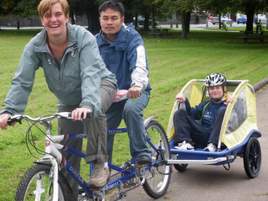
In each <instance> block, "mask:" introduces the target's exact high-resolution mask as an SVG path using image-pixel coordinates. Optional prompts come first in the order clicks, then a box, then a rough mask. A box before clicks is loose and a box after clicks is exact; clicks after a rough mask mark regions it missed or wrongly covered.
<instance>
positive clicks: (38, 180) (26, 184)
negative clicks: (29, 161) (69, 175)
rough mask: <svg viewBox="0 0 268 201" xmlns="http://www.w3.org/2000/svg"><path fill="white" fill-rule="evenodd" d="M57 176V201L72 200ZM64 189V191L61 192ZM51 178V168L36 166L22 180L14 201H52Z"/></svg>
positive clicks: (44, 165)
mask: <svg viewBox="0 0 268 201" xmlns="http://www.w3.org/2000/svg"><path fill="white" fill-rule="evenodd" d="M63 180H64V178H63V176H61V175H59V180H58V182H59V193H58V194H59V199H58V200H59V201H67V200H74V199H73V197H72V193H71V190H70V188H69V187H68V186H67V183H66V182H64V181H63ZM63 189H64V191H63ZM52 195H53V177H52V175H51V166H50V165H46V164H36V165H34V166H33V167H31V168H30V169H29V170H28V171H27V172H26V173H25V175H24V177H23V178H22V180H21V182H20V184H19V186H18V188H17V192H16V199H15V200H16V201H36V200H38V201H52V199H53V197H52Z"/></svg>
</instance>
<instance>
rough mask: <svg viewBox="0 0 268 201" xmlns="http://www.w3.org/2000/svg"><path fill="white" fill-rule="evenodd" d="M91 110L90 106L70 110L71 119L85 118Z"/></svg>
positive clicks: (79, 119)
mask: <svg viewBox="0 0 268 201" xmlns="http://www.w3.org/2000/svg"><path fill="white" fill-rule="evenodd" d="M91 112H92V110H91V109H90V108H85V107H79V108H76V109H74V110H73V111H72V119H73V120H75V121H81V120H83V119H86V118H87V115H88V114H89V113H91Z"/></svg>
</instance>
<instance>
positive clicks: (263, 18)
mask: <svg viewBox="0 0 268 201" xmlns="http://www.w3.org/2000/svg"><path fill="white" fill-rule="evenodd" d="M254 21H255V23H257V22H260V23H261V24H266V21H267V18H266V16H265V15H262V14H258V15H257V16H256V17H255V18H254Z"/></svg>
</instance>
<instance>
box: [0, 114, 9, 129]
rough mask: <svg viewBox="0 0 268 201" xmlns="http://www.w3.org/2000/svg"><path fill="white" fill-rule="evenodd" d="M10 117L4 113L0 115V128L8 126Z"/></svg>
mask: <svg viewBox="0 0 268 201" xmlns="http://www.w3.org/2000/svg"><path fill="white" fill-rule="evenodd" d="M10 117H11V115H10V114H8V113H4V114H1V115H0V128H1V129H6V128H7V126H8V123H7V122H8V119H9V118H10Z"/></svg>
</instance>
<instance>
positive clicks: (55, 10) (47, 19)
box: [41, 3, 69, 38]
mask: <svg viewBox="0 0 268 201" xmlns="http://www.w3.org/2000/svg"><path fill="white" fill-rule="evenodd" d="M68 21H69V18H68V16H66V15H65V13H64V11H63V8H62V6H61V4H60V3H55V4H54V5H52V6H51V7H50V9H49V10H47V11H46V12H45V13H44V15H43V16H42V17H41V22H42V25H43V26H44V28H45V29H46V31H47V34H48V37H49V38H57V37H61V36H66V32H67V30H66V24H67V22H68Z"/></svg>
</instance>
